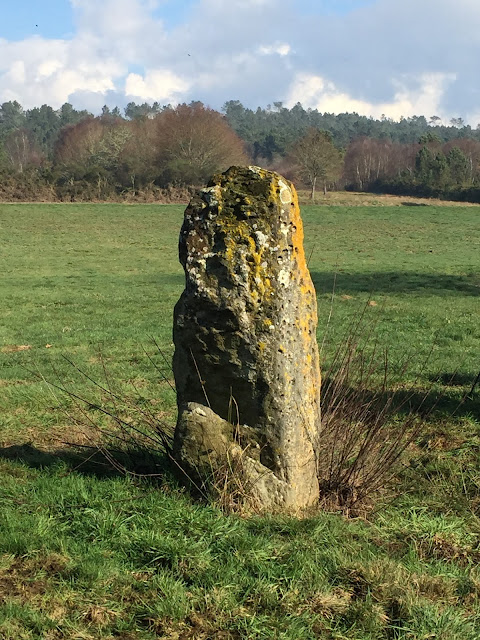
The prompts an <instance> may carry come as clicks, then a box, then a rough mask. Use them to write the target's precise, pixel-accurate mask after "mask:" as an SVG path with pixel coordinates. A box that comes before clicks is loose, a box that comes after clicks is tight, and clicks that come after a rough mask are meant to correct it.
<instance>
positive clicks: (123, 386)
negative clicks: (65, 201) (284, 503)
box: [0, 204, 480, 640]
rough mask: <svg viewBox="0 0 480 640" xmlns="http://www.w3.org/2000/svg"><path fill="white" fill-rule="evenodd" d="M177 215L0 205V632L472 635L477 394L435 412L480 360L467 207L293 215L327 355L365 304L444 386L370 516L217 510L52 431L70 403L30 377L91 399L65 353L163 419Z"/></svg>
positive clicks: (175, 289) (170, 405) (425, 377)
mask: <svg viewBox="0 0 480 640" xmlns="http://www.w3.org/2000/svg"><path fill="white" fill-rule="evenodd" d="M182 214H183V207H180V206H153V205H130V206H128V205H88V204H87V205H26V204H22V205H0V247H1V253H0V269H1V273H2V278H1V281H0V295H1V300H2V305H1V308H0V508H1V511H0V513H1V516H0V638H6V639H7V640H17V639H24V638H25V639H32V640H36V639H38V638H45V639H52V640H57V639H60V638H62V639H63V638H68V639H72V640H73V639H77V638H78V639H79V638H82V639H83V638H86V639H90V638H93V639H97V638H98V639H102V640H106V639H107V638H108V639H110V638H121V639H123V640H132V639H144V638H145V639H146V638H158V637H160V638H162V637H163V638H178V639H187V638H192V639H193V638H201V639H207V638H225V639H226V638H258V639H263V638H272V639H273V638H278V639H292V640H293V639H297V638H305V639H310V638H332V639H333V638H337V639H339V640H340V639H342V638H349V639H352V640H366V639H372V640H373V639H375V640H376V639H377V638H379V639H380V638H381V639H383V638H384V639H385V640H390V639H396V638H398V639H417V638H418V639H420V638H425V639H426V638H436V639H442V640H456V639H458V640H470V639H471V640H478V638H479V637H480V605H479V597H480V570H479V569H478V566H479V561H480V519H479V515H480V471H479V469H480V437H479V416H480V402H479V396H480V391H479V392H477V395H475V396H474V398H473V400H469V401H467V402H466V403H464V404H462V405H461V406H460V407H459V408H458V409H456V412H455V414H454V415H452V411H453V410H454V409H455V408H456V407H457V405H458V403H459V401H460V399H461V398H462V396H463V394H464V393H465V392H466V391H468V389H469V385H470V384H471V382H472V380H473V378H474V377H475V375H476V374H477V373H478V370H479V369H480V360H479V358H478V354H479V353H480V330H479V329H478V310H479V302H478V296H479V293H480V263H479V260H478V254H479V244H480V209H479V208H477V207H448V206H442V207H436V206H428V207H403V206H398V207H379V206H375V207H362V206H358V207H355V208H352V209H348V208H344V207H341V206H332V207H321V206H318V207H304V208H303V217H304V222H305V234H306V240H305V244H306V252H307V255H308V256H310V269H311V272H312V276H313V279H314V281H315V285H316V288H317V294H318V303H319V335H318V337H319V342H320V343H321V342H324V353H323V358H324V361H325V363H328V361H329V359H330V358H331V355H332V353H333V351H334V349H335V345H336V344H337V343H338V341H339V340H341V338H342V336H343V335H344V334H345V332H346V331H347V330H348V326H349V324H350V323H351V322H352V319H354V318H356V317H358V316H359V314H361V313H362V311H363V310H364V309H365V316H366V317H365V322H366V326H367V327H368V326H373V327H374V328H373V330H372V331H373V333H374V335H375V338H376V339H378V341H379V343H380V344H381V345H384V346H387V347H388V350H389V361H390V363H391V364H392V366H395V364H396V363H397V362H401V361H402V360H404V359H405V358H406V357H407V358H408V359H409V361H411V366H410V367H409V371H408V373H407V374H406V376H407V380H406V381H407V382H410V383H412V384H414V386H415V388H416V389H417V390H418V394H419V397H421V396H422V395H423V394H424V392H425V389H427V388H429V387H430V386H431V385H432V384H433V386H434V390H435V391H436V392H437V391H438V392H441V393H442V394H443V397H442V399H441V401H440V402H439V404H438V407H437V410H436V411H435V413H434V414H433V415H432V416H431V417H430V419H429V423H428V424H427V426H426V429H425V431H424V432H423V433H422V434H421V436H420V438H419V439H418V441H417V442H416V443H415V446H412V447H411V449H410V450H409V451H408V454H407V456H406V459H405V462H404V467H403V469H402V472H401V474H400V475H399V476H398V478H397V479H396V488H397V489H398V495H397V497H396V499H395V500H393V501H392V502H390V503H388V504H385V505H384V506H383V508H382V509H379V510H378V512H375V513H373V514H371V516H370V518H369V520H368V521H364V520H360V519H357V520H355V519H354V520H347V519H345V518H344V517H342V516H340V515H335V514H318V515H317V516H315V517H311V518H308V519H305V520H301V521H297V520H294V519H289V518H284V517H282V518H280V517H275V518H252V519H250V520H246V519H240V518H238V517H234V516H225V515H222V514H221V513H220V511H219V510H218V509H216V508H215V507H213V506H206V505H204V504H201V503H198V502H195V501H194V500H193V499H192V498H191V497H189V496H188V495H187V494H186V493H184V492H183V491H182V489H181V488H179V487H178V486H177V485H176V484H175V482H174V481H173V480H171V479H170V480H168V481H167V482H164V483H163V484H158V483H157V484H154V483H148V482H146V481H138V480H134V479H132V478H124V477H120V476H116V475H115V474H114V473H108V472H106V470H105V468H104V467H102V466H101V465H95V464H92V463H91V462H89V463H85V464H82V460H81V458H80V457H79V455H78V454H77V453H75V452H72V451H70V450H69V449H68V448H66V447H65V445H64V444H62V442H63V441H65V440H68V441H71V440H74V441H78V442H80V443H81V442H84V440H83V436H82V435H81V433H80V432H79V430H78V428H77V427H76V426H75V422H76V418H77V415H76V411H77V409H76V407H75V405H74V404H73V403H72V402H71V400H69V399H68V397H63V396H62V395H58V394H53V393H52V391H51V390H49V388H48V387H47V386H46V385H45V384H44V383H43V382H42V381H40V380H39V379H38V375H37V372H40V373H41V374H42V375H43V376H45V377H46V378H47V379H50V380H52V381H53V382H59V383H61V384H67V385H68V386H70V387H71V388H72V389H74V390H75V391H76V392H78V393H80V395H84V396H88V397H90V396H91V395H94V390H93V389H92V385H91V384H89V383H88V381H87V380H86V379H85V378H84V377H82V376H81V375H79V374H78V373H77V372H76V371H75V369H74V367H72V365H71V364H69V363H68V362H67V361H66V360H65V359H63V358H62V355H63V354H64V355H67V356H68V357H69V358H70V359H71V360H73V361H74V362H75V363H76V364H77V365H78V366H79V367H80V368H81V369H82V370H85V371H86V372H88V373H89V374H90V375H91V376H92V377H93V378H94V379H95V380H104V378H105V374H104V370H103V365H104V364H105V368H106V370H107V371H108V376H109V379H110V380H111V381H114V382H113V383H112V384H114V385H116V386H117V387H118V388H119V390H120V392H121V393H122V394H123V393H129V394H131V395H133V396H134V397H135V400H134V402H135V403H136V404H138V405H139V406H140V407H145V408H148V409H149V410H151V411H152V412H153V413H155V414H156V413H158V415H159V417H161V418H162V419H165V420H167V421H169V422H170V423H173V421H174V419H175V403H174V398H173V394H172V393H171V392H169V390H168V386H167V385H165V384H164V382H162V379H161V376H160V374H159V373H158V371H157V370H156V369H155V367H154V366H153V364H152V362H151V361H150V360H149V358H148V357H147V356H146V355H145V353H144V349H145V350H146V351H147V352H148V353H149V354H150V355H151V357H152V359H153V362H154V363H155V364H157V366H158V367H160V368H162V369H164V370H166V371H167V374H168V375H170V373H169V372H168V369H167V367H166V365H165V363H164V362H163V360H162V358H161V356H160V355H158V354H157V353H156V348H155V346H154V345H153V343H152V338H154V339H155V340H156V341H157V342H158V344H159V345H160V347H161V349H162V351H163V352H164V353H165V355H166V357H167V359H168V358H170V356H171V354H172V350H173V346H172V343H171V323H172V311H173V305H174V304H175V302H176V300H177V299H178V297H179V295H180V293H181V290H182V287H183V274H182V270H181V267H180V265H179V264H178V260H177V239H178V231H179V228H180V225H181V220H182ZM332 293H333V304H331V301H332ZM368 300H370V301H371V302H375V303H376V306H375V305H367V306H366V307H365V304H366V302H367V301H368ZM330 315H331V317H330V320H328V319H329V316H330ZM370 321H371V322H370ZM327 326H328V330H326V327H327ZM21 345H23V346H28V347H29V348H28V349H26V350H23V351H22V350H16V349H18V347H19V346H21ZM46 345H49V346H48V347H47V346H46ZM409 354H410V355H409ZM427 359H428V362H427V365H426V366H422V363H424V362H425V361H426V360H427ZM453 374H455V377H454V378H452V376H453ZM439 376H440V379H439V381H436V382H435V380H438V378H439ZM107 384H108V383H107ZM132 385H134V387H135V389H136V391H132V389H133V386H132ZM97 395H98V394H97ZM100 395H101V394H100ZM99 420H101V418H99Z"/></svg>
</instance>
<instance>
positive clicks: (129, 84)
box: [0, 0, 480, 126]
mask: <svg viewBox="0 0 480 640" xmlns="http://www.w3.org/2000/svg"><path fill="white" fill-rule="evenodd" d="M5 4H6V6H2V21H1V24H0V103H1V102H5V101H8V100H18V101H19V102H20V103H21V104H22V105H23V106H24V107H25V108H31V107H34V106H40V105H41V104H44V103H47V104H50V105H51V106H53V107H54V108H58V107H59V106H61V105H62V104H63V103H64V102H71V103H72V104H73V105H74V106H75V107H76V108H87V109H89V110H91V111H93V112H99V111H100V109H101V107H102V106H103V105H104V104H108V105H109V106H111V107H113V106H115V105H118V106H120V107H123V106H125V104H127V103H128V102H130V101H132V100H133V101H135V102H144V101H147V102H153V101H155V100H156V101H158V102H160V103H161V104H167V103H172V104H174V103H178V102H184V101H186V102H189V101H191V100H202V101H203V102H205V103H206V104H208V105H209V106H212V107H214V108H217V109H219V108H221V106H222V105H223V104H224V102H225V101H226V100H233V99H237V100H240V101H241V102H242V103H243V104H244V105H246V106H249V107H256V106H258V105H260V106H262V107H265V106H266V105H267V104H273V102H276V101H282V102H283V103H284V104H285V105H286V106H292V105H294V104H295V103H297V102H301V103H302V104H303V105H304V106H305V107H312V108H317V109H319V110H320V111H322V112H325V111H327V112H331V113H341V112H345V111H348V112H351V111H356V112H357V113H361V114H365V115H371V116H375V117H380V116H381V115H382V114H385V115H386V116H388V117H391V118H394V119H398V118H399V117H400V116H411V115H425V116H427V117H430V116H432V115H437V116H439V117H441V118H442V119H443V120H444V121H445V122H448V121H449V120H450V118H452V117H462V118H464V119H465V120H466V121H467V122H469V123H470V124H472V126H476V125H477V123H479V122H480V64H479V61H480V0H42V1H40V0H16V1H12V2H8V3H5Z"/></svg>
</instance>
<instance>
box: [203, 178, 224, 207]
mask: <svg viewBox="0 0 480 640" xmlns="http://www.w3.org/2000/svg"><path fill="white" fill-rule="evenodd" d="M221 191H222V190H221V187H220V186H219V185H218V184H216V185H215V186H214V187H205V189H202V199H203V200H204V201H205V202H207V203H208V205H209V206H210V207H212V206H217V205H218V204H219V203H220V200H221Z"/></svg>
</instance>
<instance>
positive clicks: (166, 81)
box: [125, 70, 189, 104]
mask: <svg viewBox="0 0 480 640" xmlns="http://www.w3.org/2000/svg"><path fill="white" fill-rule="evenodd" d="M188 88H189V84H188V83H187V82H185V80H182V78H180V77H179V76H176V75H175V74H174V73H172V72H171V71H168V70H163V71H160V70H158V71H149V72H147V73H146V74H145V76H143V77H142V76H141V75H139V74H137V73H130V74H129V75H128V76H127V79H126V81H125V93H126V94H127V95H128V96H132V98H139V99H140V100H145V101H149V100H151V101H155V100H157V101H158V102H160V103H162V104H168V103H172V104H173V103H176V102H178V100H179V99H180V98H181V97H182V95H184V94H185V93H186V92H187V90H188Z"/></svg>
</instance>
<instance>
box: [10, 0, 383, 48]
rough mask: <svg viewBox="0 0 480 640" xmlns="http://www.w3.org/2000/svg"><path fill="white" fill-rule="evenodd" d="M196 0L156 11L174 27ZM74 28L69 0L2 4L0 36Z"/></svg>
mask: <svg viewBox="0 0 480 640" xmlns="http://www.w3.org/2000/svg"><path fill="white" fill-rule="evenodd" d="M100 1H101V0H100ZM225 1H226V2H228V0H225ZM195 2H196V0H163V1H161V2H158V8H157V9H156V10H154V11H153V15H155V16H156V17H158V18H161V19H162V20H164V21H165V22H166V24H167V25H168V26H171V27H173V26H176V25H178V24H180V23H181V22H182V20H185V19H186V18H187V17H188V13H189V11H190V10H191V7H192V5H194V4H195ZM371 2H372V0H297V1H296V2H295V5H296V7H297V10H298V11H299V13H303V14H306V15H309V14H316V15H318V14H322V13H325V14H337V15H345V14H346V13H348V12H350V11H352V10H354V9H356V8H358V7H359V6H362V5H368V4H371ZM74 31H75V21H74V11H73V8H72V5H71V3H70V2H69V0H18V1H17V2H8V4H6V6H3V7H2V22H1V24H0V38H5V39H7V40H23V39H24V38H27V37H29V36H34V35H38V36H42V37H44V38H68V37H71V36H72V35H73V34H74Z"/></svg>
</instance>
